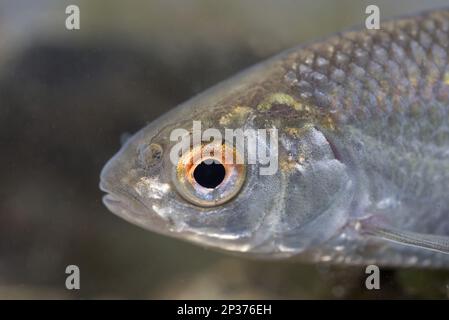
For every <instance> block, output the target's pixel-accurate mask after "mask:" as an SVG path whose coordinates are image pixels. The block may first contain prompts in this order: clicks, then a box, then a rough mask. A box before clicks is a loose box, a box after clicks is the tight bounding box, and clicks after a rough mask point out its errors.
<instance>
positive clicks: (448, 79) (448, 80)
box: [443, 72, 449, 85]
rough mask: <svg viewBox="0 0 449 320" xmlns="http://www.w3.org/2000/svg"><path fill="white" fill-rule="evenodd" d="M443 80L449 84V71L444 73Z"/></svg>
mask: <svg viewBox="0 0 449 320" xmlns="http://www.w3.org/2000/svg"><path fill="white" fill-rule="evenodd" d="M443 81H444V83H445V84H447V85H449V72H446V73H445V74H444V78H443Z"/></svg>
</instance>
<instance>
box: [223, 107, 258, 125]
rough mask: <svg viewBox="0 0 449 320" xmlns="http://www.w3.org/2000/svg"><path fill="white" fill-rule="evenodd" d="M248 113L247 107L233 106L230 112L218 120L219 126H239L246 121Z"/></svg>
mask: <svg viewBox="0 0 449 320" xmlns="http://www.w3.org/2000/svg"><path fill="white" fill-rule="evenodd" d="M250 112H251V108H249V107H244V106H235V107H233V108H232V110H231V112H229V113H227V114H225V115H224V116H222V117H221V118H220V120H219V122H220V125H222V126H228V125H231V124H233V123H236V124H240V123H241V122H242V121H244V120H245V119H246V117H247V116H248V115H249V113H250Z"/></svg>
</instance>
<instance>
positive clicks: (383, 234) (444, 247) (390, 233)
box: [361, 224, 449, 254]
mask: <svg viewBox="0 0 449 320" xmlns="http://www.w3.org/2000/svg"><path fill="white" fill-rule="evenodd" d="M361 231H362V232H364V233H366V234H369V235H372V236H375V237H379V238H382V239H385V240H388V241H393V242H396V243H399V244H403V245H407V246H414V247H419V248H423V249H426V250H433V251H438V252H442V253H445V254H449V237H445V236H438V235H432V234H422V233H416V232H410V231H405V230H400V229H396V228H391V227H385V226H379V225H371V224H362V228H361Z"/></svg>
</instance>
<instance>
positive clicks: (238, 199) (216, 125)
mask: <svg viewBox="0 0 449 320" xmlns="http://www.w3.org/2000/svg"><path fill="white" fill-rule="evenodd" d="M264 70H267V69H266V68H265V69H264ZM274 76H275V75H273V74H270V75H266V74H261V73H260V71H258V70H255V71H254V70H253V72H251V73H250V74H249V75H243V76H240V77H239V78H237V79H232V80H231V81H228V82H227V83H225V84H224V85H220V86H219V87H218V88H213V89H211V90H209V91H208V92H206V93H205V94H202V95H200V96H197V97H195V98H194V99H192V100H190V101H188V102H186V103H184V104H182V105H180V106H179V107H177V108H175V109H174V110H172V111H170V112H168V113H167V114H165V115H163V116H162V117H161V118H159V119H157V120H155V121H153V122H152V123H150V124H149V125H148V126H147V127H145V128H143V129H142V130H141V131H139V132H138V133H136V134H135V135H134V136H133V137H131V138H130V139H129V140H128V141H127V142H126V144H125V145H124V146H123V147H122V149H121V150H120V151H119V152H118V153H117V154H116V155H115V156H114V157H113V158H112V159H111V160H110V161H109V162H108V163H107V165H106V166H105V167H104V169H103V171H102V173H101V183H100V187H101V189H102V190H103V191H105V192H107V193H108V194H107V195H106V196H104V204H105V205H106V206H107V207H108V208H109V209H110V210H111V211H112V212H114V213H115V214H117V215H119V216H120V217H122V218H124V219H126V220H128V221H130V222H132V223H134V224H137V225H140V226H142V227H144V228H146V229H149V230H151V231H154V232H157V233H161V234H165V235H168V236H172V237H176V238H181V239H184V240H188V241H192V242H195V243H197V244H200V245H204V246H209V247H214V248H218V249H222V250H226V251H231V252H237V253H251V254H254V255H256V256H262V257H269V258H273V257H286V256H292V255H296V254H299V253H301V252H304V251H306V250H313V248H314V247H316V246H320V245H321V244H322V243H323V242H325V241H327V240H328V239H330V238H331V237H333V236H335V235H336V234H337V233H338V231H339V229H340V228H341V227H342V226H343V225H344V224H345V223H346V221H347V216H348V211H349V207H350V204H351V200H352V195H353V184H352V180H351V175H350V173H349V170H348V167H347V166H346V165H345V164H343V162H342V161H341V159H338V157H337V156H336V154H335V152H334V150H333V144H331V143H330V140H328V136H327V135H326V133H325V132H327V131H328V132H331V131H332V130H330V127H329V126H325V125H323V122H322V121H315V120H312V119H311V118H310V117H306V116H304V114H303V116H299V115H298V116H297V115H296V113H298V112H299V111H300V109H301V108H299V107H298V102H295V101H294V98H293V97H292V96H289V95H287V94H283V93H279V92H280V91H281V90H282V88H274V89H275V90H274V91H273V87H272V86H270V89H269V91H266V90H264V89H261V88H264V87H265V86H264V85H262V84H261V79H267V78H270V79H272V78H273V77H274ZM262 82H263V81H262ZM276 83H280V81H277V82H276ZM303 111H304V110H303ZM195 125H196V126H198V125H199V126H200V127H201V129H200V132H201V140H200V142H199V144H198V143H195V142H194V140H195V137H194V136H195V132H196V131H195ZM208 130H209V131H208ZM210 130H216V131H210ZM226 130H228V133H229V132H230V131H232V134H234V136H231V134H230V135H229V136H228V135H227V131H226ZM229 130H230V131H229ZM238 130H241V131H238ZM217 131H218V133H220V134H221V136H220V137H219V138H217V137H216V135H215V133H217ZM236 132H237V133H236ZM239 132H240V134H243V136H244V138H245V139H247V140H244V141H245V143H244V144H243V148H239V147H238V146H237V142H236V141H237V138H236V137H237V136H238V134H239ZM204 134H206V135H207V137H206V139H204ZM211 137H213V139H211ZM230 137H231V138H230ZM184 138H185V140H184ZM182 141H188V144H187V148H184V147H185V145H183V144H181V142H182ZM251 147H252V149H251ZM245 148H247V149H245ZM249 149H251V150H252V151H249ZM204 150H206V151H207V152H205V153H204ZM220 152H221V153H220ZM250 154H251V155H252V156H253V158H251V155H250ZM262 155H264V157H262ZM227 156H229V159H231V161H228V160H229V159H227V158H226V157H227ZM259 156H260V158H259ZM250 158H251V159H250ZM261 158H263V159H262V160H261Z"/></svg>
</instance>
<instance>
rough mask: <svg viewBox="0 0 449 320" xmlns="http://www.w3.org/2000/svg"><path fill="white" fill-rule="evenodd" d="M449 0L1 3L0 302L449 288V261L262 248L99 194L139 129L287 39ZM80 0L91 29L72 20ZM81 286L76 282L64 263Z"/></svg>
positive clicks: (397, 294) (446, 292)
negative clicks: (396, 263)
mask: <svg viewBox="0 0 449 320" xmlns="http://www.w3.org/2000/svg"><path fill="white" fill-rule="evenodd" d="M445 2H447V1H405V0H404V1H369V2H366V1H365V2H364V1H323V0H313V1H286V0H285V1H268V0H262V1H260V0H258V1H241V2H240V1H225V2H218V1H193V0H189V1H172V0H169V1H166V0H165V1H162V0H161V1H148V2H145V3H146V4H145V5H144V4H142V2H140V1H126V2H123V1H95V2H92V1H87V0H86V1H75V0H73V1H70V2H66V1H57V2H56V1H49V0H48V1H47V0H41V1H31V0H29V1H13V0H10V1H3V2H2V3H1V4H0V45H1V48H2V50H1V51H0V147H1V149H0V150H1V151H0V298H13V297H15V298H190V299H195V298H379V297H383V298H447V297H448V296H449V287H448V285H449V271H444V270H419V269H413V270H410V269H381V289H380V290H372V291H369V290H367V289H366V288H365V278H366V274H365V269H364V268H362V267H328V266H315V265H301V264H298V263H294V262H291V261H282V262H268V261H256V260H248V259H244V258H237V257H232V256H228V255H225V254H222V253H217V252H214V251H210V250H206V249H203V248H199V247H196V246H193V245H190V244H187V243H183V242H180V241H178V240H172V239H168V238H166V237H162V236H159V235H155V234H152V233H150V232H147V231H144V230H142V229H140V228H138V227H135V226H133V225H131V224H128V223H126V222H125V221H123V220H121V219H119V218H117V217H116V216H114V215H113V214H111V213H110V212H109V211H107V209H106V208H105V207H104V206H103V205H102V203H101V196H102V194H101V192H100V191H99V189H98V179H99V172H100V170H101V168H102V166H103V165H104V163H105V162H106V161H107V160H108V159H109V158H110V156H111V155H112V154H114V153H115V151H116V150H117V149H118V148H119V141H120V136H121V135H122V134H123V133H126V132H134V131H136V130H138V129H139V128H141V127H142V126H143V125H145V123H147V122H149V121H151V120H153V119H154V118H155V117H157V116H158V115H160V114H162V113H164V112H165V111H167V110H169V109H170V108H172V107H174V106H176V105H177V104H179V103H180V102H182V101H184V100H186V99H188V98H189V97H191V96H192V95H194V94H195V93H198V92H200V91H203V90H204V89H206V88H207V87H209V86H210V85H213V84H215V83H217V82H219V81H220V80H223V79H225V78H227V77H228V76H230V75H232V74H233V73H235V72H237V71H240V70H241V69H243V68H245V67H247V66H250V65H251V64H253V63H255V62H258V61H260V60H262V59H264V58H266V57H268V56H270V55H272V54H274V53H277V52H279V51H281V50H282V49H286V48H289V47H291V46H294V45H296V44H299V43H301V42H304V41H310V40H313V39H316V38H317V37H322V36H325V35H328V34H331V33H334V32H336V31H339V30H341V29H344V28H347V27H350V26H353V25H356V24H362V23H363V22H364V18H365V15H364V9H365V7H366V5H367V4H377V5H379V7H380V9H381V15H382V16H383V17H388V16H396V15H400V14H404V13H405V14H407V13H412V12H416V11H419V10H421V9H426V8H432V7H438V6H443V5H444V4H445ZM68 4H77V5H79V7H80V10H81V25H80V30H76V31H68V30H66V28H65V19H66V17H67V15H66V14H65V8H66V6H67V5H68ZM69 264H76V265H78V266H79V267H80V270H81V290H79V291H68V290H66V289H65V277H66V274H65V273H64V271H65V268H66V266H67V265H69Z"/></svg>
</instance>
